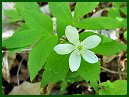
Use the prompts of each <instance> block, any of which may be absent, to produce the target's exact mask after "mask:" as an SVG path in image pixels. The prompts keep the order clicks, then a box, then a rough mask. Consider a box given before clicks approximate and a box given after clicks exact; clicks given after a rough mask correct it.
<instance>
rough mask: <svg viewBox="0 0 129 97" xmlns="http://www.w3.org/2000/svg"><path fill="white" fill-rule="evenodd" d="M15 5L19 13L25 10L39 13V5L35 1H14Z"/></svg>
mask: <svg viewBox="0 0 129 97" xmlns="http://www.w3.org/2000/svg"><path fill="white" fill-rule="evenodd" d="M15 7H16V9H17V11H18V12H19V13H20V14H21V15H22V13H24V11H25V10H28V12H29V11H32V10H33V11H35V12H38V13H41V10H40V7H39V5H38V4H37V3H36V2H16V4H15Z"/></svg>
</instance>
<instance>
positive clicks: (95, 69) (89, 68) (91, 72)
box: [77, 60, 100, 92]
mask: <svg viewBox="0 0 129 97" xmlns="http://www.w3.org/2000/svg"><path fill="white" fill-rule="evenodd" d="M77 73H78V74H79V75H80V76H81V77H82V78H83V79H85V80H86V81H87V82H88V81H90V83H91V85H92V86H93V88H94V89H95V90H96V92H97V91H98V83H97V81H99V79H100V77H99V74H100V63H99V62H98V63H94V64H91V63H88V62H86V61H84V60H82V61H81V66H80V68H79V70H78V71H77Z"/></svg>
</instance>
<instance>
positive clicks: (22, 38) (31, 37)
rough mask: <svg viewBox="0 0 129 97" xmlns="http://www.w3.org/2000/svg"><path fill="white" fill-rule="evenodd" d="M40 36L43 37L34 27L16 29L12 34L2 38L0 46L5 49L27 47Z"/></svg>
mask: <svg viewBox="0 0 129 97" xmlns="http://www.w3.org/2000/svg"><path fill="white" fill-rule="evenodd" d="M41 37H43V35H42V32H41V31H37V30H35V29H28V30H22V31H18V32H15V33H14V34H13V36H11V37H9V38H8V39H6V40H3V41H2V47H5V48H7V49H16V48H22V47H27V46H30V45H32V44H35V43H36V42H37V41H38V40H40V39H41Z"/></svg>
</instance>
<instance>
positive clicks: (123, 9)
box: [120, 6, 127, 16]
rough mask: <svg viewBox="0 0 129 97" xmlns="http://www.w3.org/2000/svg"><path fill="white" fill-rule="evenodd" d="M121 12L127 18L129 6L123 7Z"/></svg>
mask: <svg viewBox="0 0 129 97" xmlns="http://www.w3.org/2000/svg"><path fill="white" fill-rule="evenodd" d="M120 11H121V12H122V13H124V14H125V15H126V16H127V6H124V7H121V8H120Z"/></svg>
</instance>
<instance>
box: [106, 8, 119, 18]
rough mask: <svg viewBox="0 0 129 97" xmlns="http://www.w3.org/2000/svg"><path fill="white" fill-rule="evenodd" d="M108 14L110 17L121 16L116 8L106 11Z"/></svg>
mask: <svg viewBox="0 0 129 97" xmlns="http://www.w3.org/2000/svg"><path fill="white" fill-rule="evenodd" d="M108 16H109V17H112V18H116V17H121V16H120V11H119V9H117V8H111V9H110V10H109V12H108Z"/></svg>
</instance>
